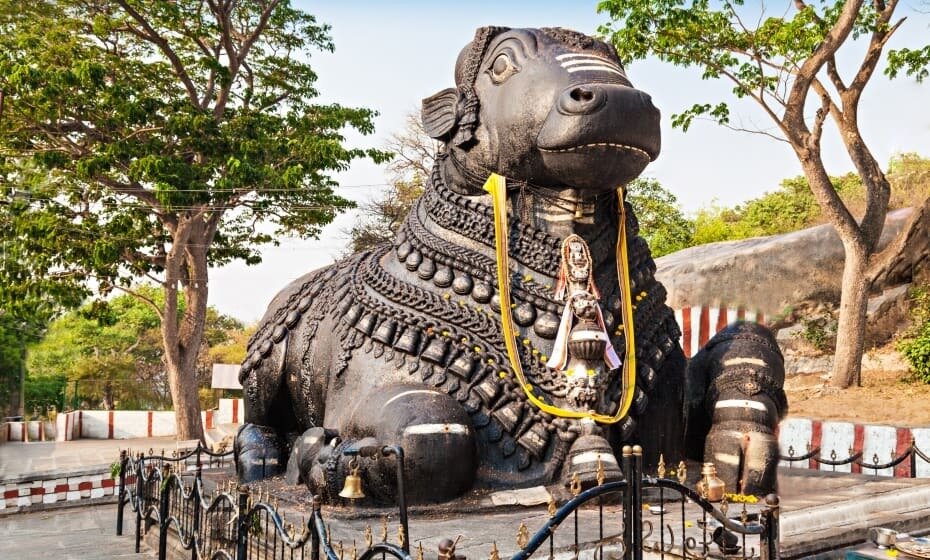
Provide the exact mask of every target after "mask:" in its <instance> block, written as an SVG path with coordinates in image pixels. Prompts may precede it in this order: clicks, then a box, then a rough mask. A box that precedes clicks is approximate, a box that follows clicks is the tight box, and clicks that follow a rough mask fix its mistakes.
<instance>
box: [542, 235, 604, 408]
mask: <svg viewBox="0 0 930 560" xmlns="http://www.w3.org/2000/svg"><path fill="white" fill-rule="evenodd" d="M561 254H562V264H561V267H560V269H559V278H558V283H557V284H556V291H555V296H556V298H558V299H561V300H562V301H564V302H565V310H564V311H563V312H562V321H561V323H560V324H559V331H558V334H557V336H556V339H555V347H554V348H553V350H552V357H551V358H550V359H549V361H548V362H547V363H546V365H547V366H549V367H550V368H553V369H557V370H561V371H564V372H565V375H566V376H567V377H568V382H569V385H570V387H571V388H570V390H569V401H570V402H571V403H572V405H573V406H574V407H575V408H576V409H577V410H581V411H597V409H598V407H599V405H600V404H601V402H600V397H601V395H603V393H604V391H603V389H604V386H605V385H606V382H607V373H608V372H610V371H612V370H614V369H617V368H619V367H620V365H621V362H620V358H619V357H618V356H617V352H616V351H615V350H614V347H613V345H612V344H611V343H610V336H609V335H608V334H607V328H606V326H605V325H604V316H603V314H602V312H601V307H600V305H599V304H598V299H599V298H600V294H599V293H598V291H597V286H595V285H594V272H593V260H592V259H591V251H590V249H588V244H587V243H585V240H584V239H582V238H581V237H580V236H578V235H575V234H572V235H569V236H568V237H566V238H565V240H564V241H563V242H562V252H561Z"/></svg>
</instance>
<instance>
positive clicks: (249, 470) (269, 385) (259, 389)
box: [233, 343, 292, 482]
mask: <svg viewBox="0 0 930 560" xmlns="http://www.w3.org/2000/svg"><path fill="white" fill-rule="evenodd" d="M286 346H287V345H286V343H284V344H276V345H275V347H274V348H273V349H272V350H271V351H270V354H269V355H268V357H267V358H266V359H265V360H264V361H263V362H262V364H261V365H259V366H258V367H256V368H255V369H252V370H251V371H248V372H247V375H246V377H245V378H243V379H242V389H243V393H244V395H245V421H244V422H243V425H242V427H241V428H239V432H238V433H237V434H236V440H235V445H234V447H233V450H234V455H235V459H236V473H237V474H238V476H239V480H240V481H241V482H253V481H255V480H261V479H263V478H266V477H269V476H274V475H276V474H279V473H280V472H281V470H282V468H283V465H284V461H285V458H286V457H287V454H286V449H285V448H286V442H285V441H284V440H283V438H282V435H283V434H285V433H286V432H287V431H288V429H287V428H288V427H287V426H283V425H281V419H282V418H284V417H285V416H286V415H282V414H280V412H279V413H278V414H273V411H275V410H278V411H280V410H281V409H282V408H281V407H282V406H286V407H287V410H290V409H291V408H292V407H291V406H290V404H289V402H288V397H287V394H286V389H285V388H284V387H283V383H282V375H281V367H282V363H283V359H284V354H285V352H286V350H287V348H286Z"/></svg>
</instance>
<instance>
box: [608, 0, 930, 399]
mask: <svg viewBox="0 0 930 560" xmlns="http://www.w3.org/2000/svg"><path fill="white" fill-rule="evenodd" d="M742 4H743V2H742V1H739V0H723V1H722V2H720V3H714V6H717V7H718V8H712V7H711V3H710V2H708V1H707V0H695V1H693V2H691V3H690V5H689V6H686V2H685V0H603V1H602V2H601V3H600V4H599V6H598V9H599V10H600V11H602V12H607V13H608V14H609V15H610V17H611V18H612V20H613V21H612V22H611V23H608V24H606V25H604V26H602V27H601V29H600V31H601V32H602V33H604V34H606V35H608V36H609V38H610V40H611V41H612V42H613V44H614V45H615V46H616V48H617V51H618V53H619V55H620V57H621V59H623V60H624V61H626V62H630V61H632V60H637V59H643V58H646V57H647V56H655V57H657V58H658V59H659V60H662V61H664V62H670V63H672V64H675V65H678V66H697V67H699V68H701V69H702V71H703V78H704V79H725V80H729V81H730V82H731V83H732V85H733V90H732V93H733V95H734V96H735V97H736V98H737V99H744V98H748V99H751V100H753V101H755V102H756V104H757V105H758V106H759V107H760V108H761V109H762V111H763V112H764V113H765V114H766V115H767V116H768V117H769V118H770V119H771V120H772V122H773V123H774V124H775V126H776V128H777V131H778V134H775V133H770V132H768V131H763V130H756V131H754V132H759V133H762V134H769V135H771V136H773V137H775V138H778V139H779V140H783V141H785V142H787V144H788V145H789V146H790V147H791V149H792V150H793V151H794V153H795V155H796V156H797V158H798V161H799V162H800V164H801V168H802V170H803V171H804V176H805V177H806V178H807V181H808V183H809V185H810V188H811V191H812V192H813V195H814V198H815V199H816V200H817V203H818V204H819V206H820V208H821V211H822V213H823V215H824V216H825V217H826V218H827V220H828V221H829V223H830V224H832V225H833V227H834V228H835V229H836V231H837V233H838V234H839V236H840V238H841V239H842V242H843V247H844V249H845V253H846V259H845V265H844V269H843V281H842V295H841V299H840V314H839V324H838V327H837V336H838V340H839V343H838V345H837V350H836V358H835V360H834V366H833V372H832V379H831V383H832V385H834V386H835V387H848V386H849V385H851V384H853V383H856V382H858V380H859V377H860V369H861V361H862V352H863V343H864V333H865V317H866V304H867V301H868V293H869V287H870V286H869V281H868V278H867V274H866V272H867V270H868V267H869V263H870V258H871V257H872V255H873V253H874V252H875V248H876V245H877V243H878V240H879V237H880V236H881V232H882V227H883V225H884V220H885V214H886V211H887V207H888V199H889V194H890V188H889V183H888V179H887V177H886V176H885V174H884V173H883V172H882V169H881V166H880V165H879V164H878V162H877V161H876V160H875V157H874V156H873V155H872V153H871V152H870V151H869V148H868V145H867V144H866V141H865V139H864V138H863V137H862V134H861V132H860V130H859V109H860V100H861V98H862V92H863V91H864V89H865V87H866V86H867V85H868V83H869V81H870V80H871V79H872V77H873V75H874V72H875V69H876V67H877V66H878V63H879V61H880V60H881V58H882V54H883V51H884V49H885V46H886V45H887V43H888V41H889V39H890V38H891V37H892V36H893V34H894V33H895V31H896V30H897V29H898V28H899V27H900V26H901V24H902V23H903V21H904V20H903V18H902V19H898V20H897V21H894V22H893V21H892V18H893V15H894V12H895V8H896V7H897V5H898V2H897V0H888V1H885V0H874V1H873V2H871V3H865V2H863V0H848V1H838V2H826V1H825V2H821V3H818V4H817V5H810V4H808V3H807V2H805V1H804V0H795V1H794V3H793V5H794V9H793V10H789V11H787V13H785V15H783V16H782V17H766V14H765V13H764V10H765V8H764V6H763V7H762V10H763V12H762V14H761V15H757V16H753V17H749V14H748V11H749V10H748V9H746V8H744V7H743V6H742ZM783 13H784V12H783ZM857 39H861V41H860V42H861V43H864V45H863V46H864V49H865V54H864V56H862V58H861V59H860V62H859V64H858V66H857V67H856V68H854V69H853V71H852V72H851V73H849V74H846V75H845V77H844V69H843V68H841V67H840V64H838V62H837V60H838V52H839V51H840V50H841V48H843V47H844V46H847V49H850V48H854V47H852V45H853V43H856V40H857ZM928 59H930V49H917V50H900V51H893V52H891V53H889V66H888V73H889V74H890V75H892V76H893V75H895V74H896V73H897V72H899V71H901V70H904V71H905V72H907V73H908V74H910V75H913V76H915V77H917V78H918V79H922V78H923V77H925V76H926V71H925V70H924V68H925V67H926V65H927V62H928ZM811 98H813V99H811ZM809 105H816V106H817V109H816V111H814V112H813V115H810V114H809V112H808V108H809ZM699 116H708V117H710V118H711V119H713V120H715V121H716V122H718V123H720V124H723V125H726V126H730V118H729V117H730V109H729V106H728V104H727V103H726V102H719V103H716V104H710V103H706V104H702V103H699V104H695V105H694V106H692V107H691V108H688V109H686V110H685V111H684V112H682V113H681V114H678V115H675V116H673V118H672V124H673V125H675V126H678V127H681V128H682V129H684V130H687V129H688V127H689V125H690V124H691V123H692V121H693V119H694V118H696V117H699ZM827 119H831V120H832V122H833V123H834V124H835V125H836V127H837V129H838V132H839V139H840V141H841V142H842V144H843V146H844V147H845V150H846V153H847V154H848V156H849V158H850V160H851V161H852V163H853V165H854V167H855V169H856V172H857V173H858V175H859V177H860V178H861V180H862V183H863V186H864V190H865V208H864V212H863V214H862V215H861V216H855V215H854V214H853V213H852V212H851V211H850V209H849V208H847V207H846V205H844V203H843V201H842V200H841V198H840V196H839V194H838V193H837V191H836V189H835V188H834V187H833V184H832V183H831V181H830V177H829V175H828V174H827V171H826V169H825V167H824V163H823V159H822V151H821V149H822V148H821V140H822V136H823V132H824V125H825V123H826V121H827Z"/></svg>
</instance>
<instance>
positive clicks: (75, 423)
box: [0, 399, 245, 442]
mask: <svg viewBox="0 0 930 560" xmlns="http://www.w3.org/2000/svg"><path fill="white" fill-rule="evenodd" d="M244 412H245V410H244V408H243V402H242V399H220V403H219V407H218V408H216V409H214V410H205V411H202V412H201V413H200V414H201V420H202V421H203V425H204V427H205V428H206V429H211V428H213V427H214V426H216V425H218V424H238V423H240V422H241V421H242V417H243V415H244ZM173 435H175V423H174V411H171V410H164V411H162V410H159V411H153V410H76V411H74V412H62V413H59V414H58V416H57V418H56V419H55V422H54V423H52V422H48V421H45V422H39V421H28V422H5V423H3V424H0V441H19V442H24V441H70V440H75V439H82V438H83V439H130V438H144V437H160V436H173Z"/></svg>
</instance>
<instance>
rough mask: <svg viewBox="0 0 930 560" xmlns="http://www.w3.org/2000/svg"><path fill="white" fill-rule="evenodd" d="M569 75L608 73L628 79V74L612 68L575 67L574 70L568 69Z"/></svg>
mask: <svg viewBox="0 0 930 560" xmlns="http://www.w3.org/2000/svg"><path fill="white" fill-rule="evenodd" d="M566 70H568V73H569V74H573V73H575V72H608V73H610V74H616V75H618V76H620V77H622V78H626V74H624V73H623V72H621V71H620V70H617V69H616V68H611V67H609V66H573V67H572V68H566Z"/></svg>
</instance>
